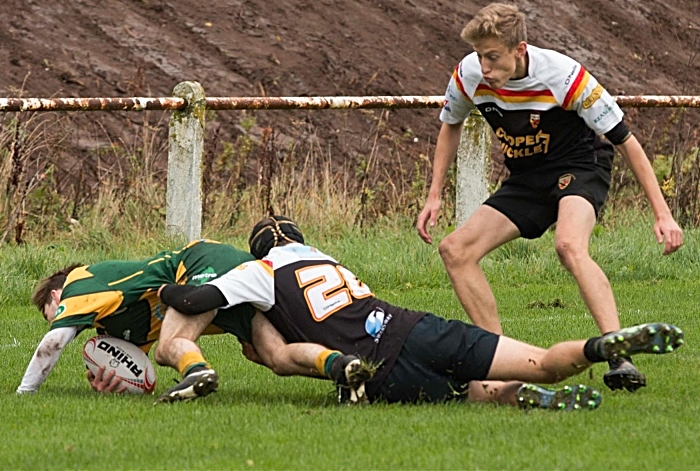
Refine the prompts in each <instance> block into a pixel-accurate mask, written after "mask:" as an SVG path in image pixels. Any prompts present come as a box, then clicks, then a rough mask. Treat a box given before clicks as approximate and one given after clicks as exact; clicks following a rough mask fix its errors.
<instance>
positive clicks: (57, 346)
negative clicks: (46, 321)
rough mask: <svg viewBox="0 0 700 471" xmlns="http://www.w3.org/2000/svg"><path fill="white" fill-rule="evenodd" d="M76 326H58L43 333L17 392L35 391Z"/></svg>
mask: <svg viewBox="0 0 700 471" xmlns="http://www.w3.org/2000/svg"><path fill="white" fill-rule="evenodd" d="M77 332H78V328H77V327H59V328H57V329H53V330H50V331H49V332H47V333H46V335H44V338H43V339H42V340H41V342H40V343H39V346H38V347H37V348H36V351H35V352H34V356H32V359H31V361H30V362H29V366H27V371H25V373H24V377H23V378H22V383H21V384H20V385H19V387H18V388H17V391H16V393H17V394H25V393H33V392H36V391H37V390H38V389H39V387H40V386H41V385H42V384H43V382H44V381H45V380H46V378H47V377H48V376H49V373H51V370H53V368H54V366H56V363H58V359H59V358H60V357H61V353H63V349H64V348H66V345H68V344H69V343H70V341H71V340H73V339H74V338H75V335H76V334H77Z"/></svg>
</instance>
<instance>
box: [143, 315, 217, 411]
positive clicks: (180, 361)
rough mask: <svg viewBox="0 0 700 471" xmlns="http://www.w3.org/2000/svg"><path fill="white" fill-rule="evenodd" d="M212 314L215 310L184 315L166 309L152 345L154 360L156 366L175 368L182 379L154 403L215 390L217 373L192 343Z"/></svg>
mask: <svg viewBox="0 0 700 471" xmlns="http://www.w3.org/2000/svg"><path fill="white" fill-rule="evenodd" d="M215 316H216V312H215V311H210V312H207V313H204V314H201V315H197V316H185V315H184V314H181V313H180V312H178V311H176V310H175V309H173V308H171V307H169V308H168V310H167V312H166V315H165V318H164V319H163V325H162V327H161V333H160V338H159V340H158V343H157V344H156V351H155V359H156V362H157V363H158V364H159V365H163V366H170V367H172V368H175V369H177V370H178V371H179V372H180V374H181V375H182V381H180V383H178V384H177V385H175V386H173V387H172V388H170V389H168V390H167V391H166V392H165V393H163V394H162V395H161V396H160V397H159V398H158V402H174V401H182V400H192V399H196V398H198V397H203V396H206V395H208V394H209V393H212V392H214V391H216V390H217V388H218V386H219V376H218V375H217V374H216V372H215V371H214V370H213V369H212V368H211V367H210V365H209V364H208V363H207V362H206V360H205V359H204V356H203V355H202V351H201V350H200V348H199V346H198V345H197V344H196V343H195V341H196V340H197V339H198V338H199V336H200V335H201V333H202V332H203V331H204V330H205V329H206V327H207V326H208V325H209V324H210V323H211V321H212V320H213V319H214V317H215Z"/></svg>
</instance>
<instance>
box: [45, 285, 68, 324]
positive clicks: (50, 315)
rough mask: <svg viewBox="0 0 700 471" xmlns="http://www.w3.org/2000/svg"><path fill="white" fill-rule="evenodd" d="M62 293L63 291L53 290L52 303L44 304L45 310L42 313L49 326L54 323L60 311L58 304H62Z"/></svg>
mask: <svg viewBox="0 0 700 471" xmlns="http://www.w3.org/2000/svg"><path fill="white" fill-rule="evenodd" d="M62 292H63V290H62V289H54V290H51V301H50V302H48V303H45V304H44V310H43V312H42V313H43V314H44V319H46V322H48V323H49V324H50V323H51V322H53V320H54V318H55V317H56V310H58V304H59V303H60V302H61V293H62Z"/></svg>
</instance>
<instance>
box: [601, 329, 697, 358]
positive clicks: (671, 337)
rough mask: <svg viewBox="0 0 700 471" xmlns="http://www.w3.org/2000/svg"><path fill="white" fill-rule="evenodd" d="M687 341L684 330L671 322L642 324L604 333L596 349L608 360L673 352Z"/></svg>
mask: <svg viewBox="0 0 700 471" xmlns="http://www.w3.org/2000/svg"><path fill="white" fill-rule="evenodd" d="M684 343H685V339H684V335H683V331H682V330H681V329H679V328H678V327H676V326H675V325H671V324H662V323H655V324H641V325H635V326H634V327H628V328H626V329H621V330H618V331H615V332H610V333H608V334H605V335H603V336H602V337H600V339H598V341H597V342H596V347H595V348H596V350H597V351H598V353H599V354H600V355H601V356H602V357H603V358H605V359H606V360H617V359H623V358H624V357H629V356H631V355H635V354H637V353H655V354H663V353H671V352H672V351H674V350H676V349H678V348H680V347H681V346H682V345H683V344H684Z"/></svg>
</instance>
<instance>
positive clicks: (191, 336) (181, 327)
mask: <svg viewBox="0 0 700 471" xmlns="http://www.w3.org/2000/svg"><path fill="white" fill-rule="evenodd" d="M215 316H216V311H213V310H212V311H208V312H205V313H202V314H198V315H196V316H187V315H185V314H182V313H180V312H179V311H176V310H175V309H173V308H172V307H168V310H167V311H166V314H165V318H164V319H163V325H162V327H161V330H160V342H161V343H164V342H167V341H168V340H171V339H174V338H181V339H187V340H191V341H195V340H197V338H199V336H200V335H201V334H202V332H204V330H205V329H206V328H207V326H208V325H209V324H211V323H212V321H213V320H214V317H215Z"/></svg>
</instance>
